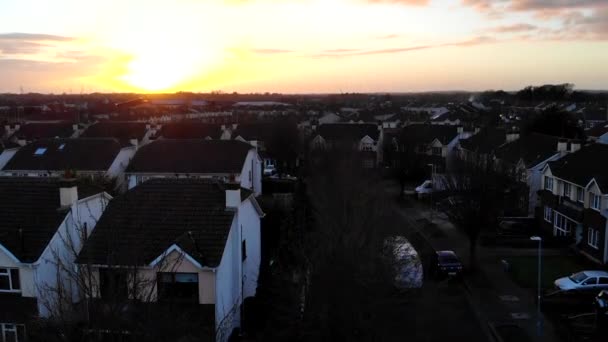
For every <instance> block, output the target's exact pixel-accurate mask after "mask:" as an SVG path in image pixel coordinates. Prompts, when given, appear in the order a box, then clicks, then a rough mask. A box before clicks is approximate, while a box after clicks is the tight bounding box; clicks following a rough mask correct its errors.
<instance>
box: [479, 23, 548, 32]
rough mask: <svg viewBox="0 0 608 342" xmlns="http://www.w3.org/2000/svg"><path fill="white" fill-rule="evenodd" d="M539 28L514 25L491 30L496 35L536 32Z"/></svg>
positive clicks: (529, 25)
mask: <svg viewBox="0 0 608 342" xmlns="http://www.w3.org/2000/svg"><path fill="white" fill-rule="evenodd" d="M537 28H538V27H537V26H535V25H532V24H523V23H522V24H513V25H506V26H498V27H494V28H492V29H490V31H491V32H495V33H515V32H527V31H534V30H536V29H537Z"/></svg>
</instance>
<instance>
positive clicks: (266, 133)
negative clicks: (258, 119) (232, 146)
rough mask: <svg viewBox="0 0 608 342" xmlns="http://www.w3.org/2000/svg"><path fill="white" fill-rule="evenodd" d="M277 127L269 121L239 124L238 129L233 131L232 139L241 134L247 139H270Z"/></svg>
mask: <svg viewBox="0 0 608 342" xmlns="http://www.w3.org/2000/svg"><path fill="white" fill-rule="evenodd" d="M275 127H276V126H275V125H272V124H269V123H252V124H238V125H237V127H236V130H235V131H234V132H232V139H235V138H237V137H239V136H240V137H242V138H243V139H245V140H247V141H252V140H257V141H270V139H271V138H272V136H273V134H274V129H275Z"/></svg>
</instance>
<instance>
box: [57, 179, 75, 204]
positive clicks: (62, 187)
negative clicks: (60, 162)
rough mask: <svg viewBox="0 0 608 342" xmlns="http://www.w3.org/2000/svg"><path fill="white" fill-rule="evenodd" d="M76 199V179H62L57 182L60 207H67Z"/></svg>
mask: <svg viewBox="0 0 608 342" xmlns="http://www.w3.org/2000/svg"><path fill="white" fill-rule="evenodd" d="M76 201H78V187H77V186H76V179H74V178H70V179H62V180H61V182H60V183H59V204H60V205H61V207H69V206H71V205H72V204H74V203H76Z"/></svg>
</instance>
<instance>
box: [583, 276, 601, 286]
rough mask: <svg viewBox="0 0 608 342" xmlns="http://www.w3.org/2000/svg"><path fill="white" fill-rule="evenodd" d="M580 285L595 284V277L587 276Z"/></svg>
mask: <svg viewBox="0 0 608 342" xmlns="http://www.w3.org/2000/svg"><path fill="white" fill-rule="evenodd" d="M581 285H597V278H595V277H594V278H588V279H587V280H585V281H584V282H583V283H582V284H581Z"/></svg>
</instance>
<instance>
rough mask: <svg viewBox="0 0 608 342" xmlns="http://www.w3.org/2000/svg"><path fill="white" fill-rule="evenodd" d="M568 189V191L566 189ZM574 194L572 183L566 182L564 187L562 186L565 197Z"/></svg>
mask: <svg viewBox="0 0 608 342" xmlns="http://www.w3.org/2000/svg"><path fill="white" fill-rule="evenodd" d="M566 189H567V190H568V191H566ZM571 194H572V185H570V183H566V182H564V187H563V188H562V195H563V196H564V197H568V198H570V195H571Z"/></svg>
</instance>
